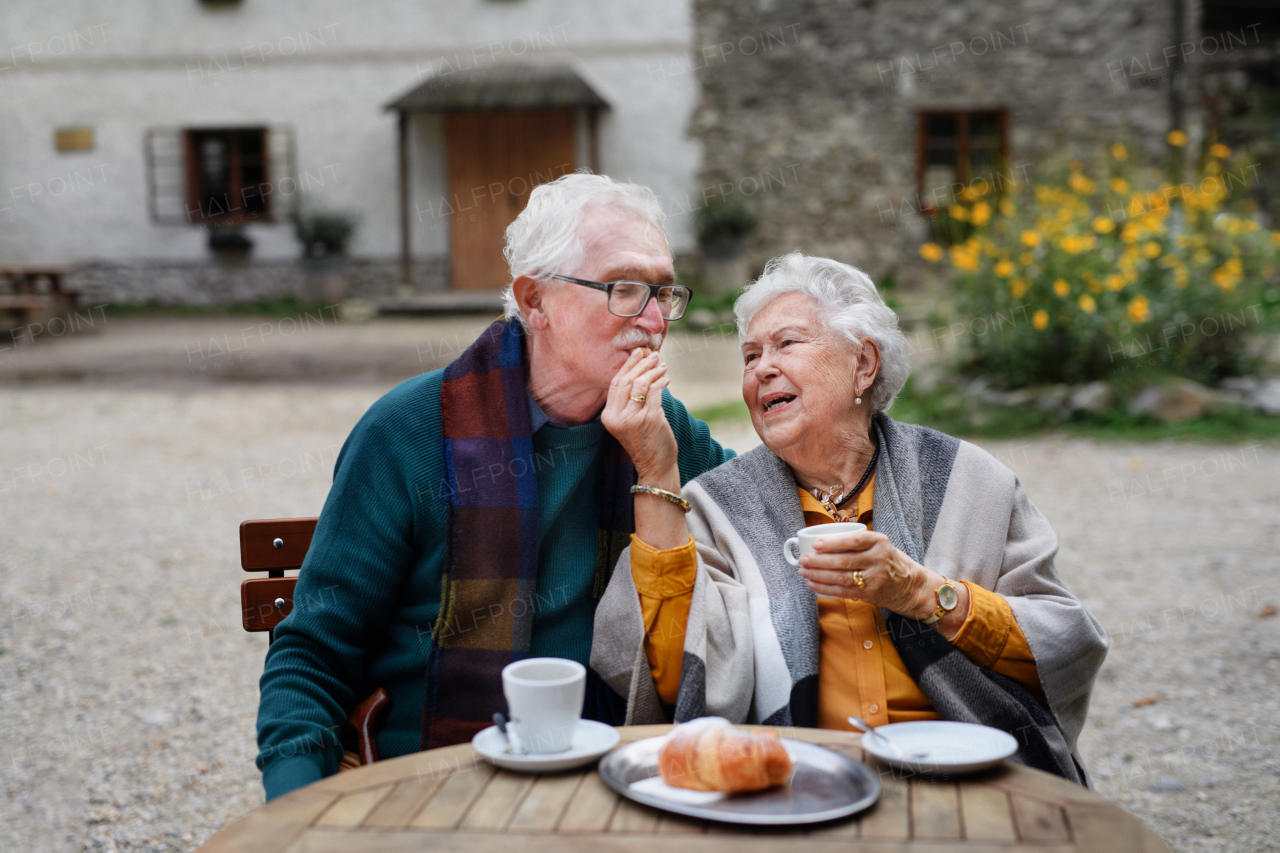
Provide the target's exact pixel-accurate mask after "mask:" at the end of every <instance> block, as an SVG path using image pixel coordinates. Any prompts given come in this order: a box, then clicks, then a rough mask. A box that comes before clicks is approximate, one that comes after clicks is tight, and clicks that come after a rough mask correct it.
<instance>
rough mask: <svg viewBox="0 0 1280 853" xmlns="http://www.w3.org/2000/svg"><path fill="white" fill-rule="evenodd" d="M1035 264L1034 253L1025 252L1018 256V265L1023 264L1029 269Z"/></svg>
mask: <svg viewBox="0 0 1280 853" xmlns="http://www.w3.org/2000/svg"><path fill="white" fill-rule="evenodd" d="M1035 262H1036V256H1035V253H1034V252H1023V253H1022V254H1021V255H1018V263H1020V264H1022V265H1023V266H1024V267H1029V266H1031V265H1032V264H1034V263H1035Z"/></svg>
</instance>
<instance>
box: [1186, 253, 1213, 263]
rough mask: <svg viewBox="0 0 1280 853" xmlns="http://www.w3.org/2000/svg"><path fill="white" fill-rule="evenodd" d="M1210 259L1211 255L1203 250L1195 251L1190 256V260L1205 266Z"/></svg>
mask: <svg viewBox="0 0 1280 853" xmlns="http://www.w3.org/2000/svg"><path fill="white" fill-rule="evenodd" d="M1212 259H1213V255H1211V254H1209V253H1208V252H1207V251H1205V250H1204V249H1196V253H1195V254H1194V255H1192V256H1191V260H1193V261H1195V262H1196V263H1197V264H1207V263H1209V261H1210V260H1212Z"/></svg>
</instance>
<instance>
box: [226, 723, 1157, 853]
mask: <svg viewBox="0 0 1280 853" xmlns="http://www.w3.org/2000/svg"><path fill="white" fill-rule="evenodd" d="M668 728H669V727H668V726H631V727H627V728H623V729H621V731H622V740H623V742H624V743H625V742H628V741H633V740H639V739H641V738H646V737H652V736H654V735H658V734H662V733H663V732H665V731H667V729H668ZM781 734H782V735H783V736H784V737H790V738H794V739H796V740H804V741H809V742H810V743H816V744H821V745H822V746H826V747H828V748H830V749H834V750H836V751H838V752H842V753H844V754H846V755H850V756H853V757H854V758H859V759H861V758H862V750H861V749H860V743H861V740H860V738H859V736H858V735H855V734H852V733H843V732H834V731H824V730H818V729H788V730H784V731H782V732H781ZM872 760H873V761H874V759H872ZM881 782H882V783H883V786H884V790H883V793H882V794H881V796H880V801H879V802H878V803H877V804H876V805H875V806H873V807H872V808H871V809H869V810H868V811H865V812H863V813H862V814H860V815H855V816H854V817H851V818H846V819H845V820H842V821H836V822H833V823H829V824H822V825H818V826H811V827H807V828H799V829H795V830H781V829H768V828H762V827H734V826H729V825H726V824H718V823H711V822H705V821H697V820H690V819H688V818H683V817H680V816H678V815H673V814H668V813H666V812H660V811H656V810H654V809H650V808H648V807H646V806H641V805H637V804H635V803H632V802H631V801H629V800H626V799H624V798H622V797H619V796H618V795H617V794H615V793H614V792H613V790H612V789H610V788H608V787H606V786H605V784H604V783H603V782H601V781H600V776H599V774H597V773H596V771H595V767H594V766H591V767H589V768H586V769H583V770H578V771H570V772H568V773H562V774H553V775H548V776H526V775H522V774H516V773H508V772H506V771H502V770H497V769H496V768H494V767H493V766H492V765H490V764H489V763H488V762H486V761H485V760H484V759H482V758H480V757H479V756H478V755H477V754H476V753H475V752H474V750H472V748H471V746H470V744H462V745H459V746H450V747H445V748H444V749H433V750H431V751H429V752H420V753H417V754H415V755H406V756H402V757H400V758H395V759H391V760H388V761H382V762H378V763H377V764H372V765H369V766H366V767H362V768H360V769H359V770H353V771H350V772H347V773H339V774H338V775H336V776H330V777H329V778H327V779H322V780H321V781H319V782H316V783H315V784H313V785H308V786H307V787H305V788H301V789H299V790H297V791H294V792H293V793H291V794H288V795H286V796H284V797H280V798H279V799H277V800H274V801H272V802H271V803H268V804H267V805H265V806H262V807H261V808H259V809H256V810H254V811H252V812H250V813H249V814H247V815H245V816H244V817H242V818H240V819H239V820H237V821H235V822H234V823H231V824H229V825H228V826H226V827H225V828H224V829H223V830H222V831H221V832H219V833H218V834H217V835H215V836H214V837H213V838H211V839H210V840H209V841H208V843H207V844H205V845H204V846H203V847H201V848H200V850H201V851H204V853H231V851H235V853H242V851H246V850H252V851H254V853H277V851H289V853H330V852H331V853H365V851H369V853H406V851H426V850H431V851H459V853H460V852H461V851H473V850H498V851H504V853H523V851H527V850H532V851H556V853H577V851H583V853H586V851H592V853H603V851H636V853H669V851H675V850H680V851H684V850H693V851H706V853H721V851H723V853H751V851H770V853H773V851H778V850H785V851H787V853H807V851H832V852H833V853H834V851H838V850H856V851H883V853H889V851H935V853H940V851H944V850H957V851H989V853H994V852H995V851H1011V850H1036V851H1041V853H1065V851H1080V853H1099V851H1116V853H1168V849H1169V848H1168V847H1166V846H1165V844H1164V842H1163V841H1161V840H1160V838H1159V837H1158V836H1157V835H1156V834H1155V833H1154V832H1152V831H1151V830H1150V829H1148V828H1147V827H1146V826H1145V825H1144V824H1143V823H1142V822H1141V821H1139V820H1138V819H1137V818H1136V817H1134V816H1133V815H1131V814H1129V813H1128V812H1126V811H1124V810H1123V809H1121V808H1120V807H1119V806H1116V805H1113V804H1111V803H1109V802H1107V801H1106V800H1104V799H1102V797H1099V796H1098V795H1097V794H1094V793H1092V792H1091V791H1087V790H1085V789H1084V788H1080V787H1078V786H1076V785H1073V784H1071V783H1070V782H1066V781H1063V780H1061V779H1058V778H1056V777H1053V776H1050V775H1048V774H1046V773H1041V772H1040V771H1038V770H1029V769H1027V768H1025V767H1017V766H1006V767H1004V768H1001V769H997V770H993V771H988V772H986V773H982V774H978V775H975V776H968V777H962V778H959V779H958V780H957V781H941V780H931V779H924V778H919V777H916V778H910V779H904V778H902V777H901V776H895V775H893V774H891V772H890V770H889V768H887V767H884V768H883V772H882V775H881Z"/></svg>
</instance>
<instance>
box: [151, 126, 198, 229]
mask: <svg viewBox="0 0 1280 853" xmlns="http://www.w3.org/2000/svg"><path fill="white" fill-rule="evenodd" d="M144 147H145V151H146V157H147V201H148V204H149V206H150V208H151V221H152V222H157V223H160V224H162V225H186V224H187V223H188V221H189V220H188V218H187V154H186V143H185V140H184V138H183V134H182V130H181V129H179V128H176V127H175V128H152V129H150V130H148V131H147V134H146V138H145V141H144Z"/></svg>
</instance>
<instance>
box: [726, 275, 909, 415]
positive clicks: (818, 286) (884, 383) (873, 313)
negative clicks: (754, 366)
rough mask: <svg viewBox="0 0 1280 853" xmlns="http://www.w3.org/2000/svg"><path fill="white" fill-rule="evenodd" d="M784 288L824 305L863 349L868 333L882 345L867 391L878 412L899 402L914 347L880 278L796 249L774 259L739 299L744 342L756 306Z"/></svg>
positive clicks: (833, 325)
mask: <svg viewBox="0 0 1280 853" xmlns="http://www.w3.org/2000/svg"><path fill="white" fill-rule="evenodd" d="M784 293H803V294H805V295H806V296H809V297H812V298H813V299H814V300H815V301H816V302H817V303H818V305H819V306H821V309H822V314H823V320H824V322H825V323H826V325H827V327H828V328H829V329H831V330H832V331H833V332H835V333H836V334H838V335H842V336H844V337H845V338H848V339H849V340H850V341H852V342H853V344H854V346H855V347H857V348H858V349H859V350H860V349H861V348H862V342H863V341H865V340H867V339H868V338H869V339H871V340H873V341H875V342H876V345H877V346H878V347H879V348H880V371H879V372H878V373H877V374H876V378H875V380H874V381H873V382H872V383H871V387H870V388H868V389H867V391H866V392H865V396H866V398H867V402H868V403H869V404H870V406H871V410H872V411H873V412H882V411H885V410H887V409H888V408H889V407H890V406H892V405H893V398H894V397H896V396H897V395H898V392H899V391H901V390H902V386H903V385H904V384H906V381H907V374H908V373H910V372H911V352H910V351H909V350H908V348H907V339H906V337H905V336H904V335H903V334H902V332H901V331H900V330H899V329H898V315H897V314H895V313H894V312H893V309H891V308H890V307H889V306H888V305H885V304H884V300H883V299H881V298H880V294H879V292H878V291H877V290H876V286H875V283H874V282H873V281H872V280H871V279H870V278H869V277H868V276H867V274H866V273H864V272H862V271H861V270H859V269H855V268H854V267H851V266H849V265H848V264H842V263H840V262H839V261H833V260H831V259H829V258H814V257H810V256H808V255H806V254H804V253H803V252H791V253H790V254H787V255H781V256H779V257H776V258H774V259H773V260H771V261H769V263H768V264H766V265H765V268H764V273H763V274H762V275H761V276H760V278H758V279H756V281H755V283H753V284H749V285H747V289H746V290H744V291H743V293H742V295H741V296H739V297H738V299H737V301H736V302H734V303H733V314H734V317H735V318H736V319H737V322H738V342H739V343H741V342H742V341H743V340H745V339H746V336H747V327H748V326H750V325H751V318H752V317H754V316H755V315H756V312H757V311H759V310H760V309H761V308H763V307H765V306H766V305H768V304H769V303H770V302H772V301H773V300H774V299H776V298H778V297H779V296H782V295H783V294H784Z"/></svg>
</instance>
